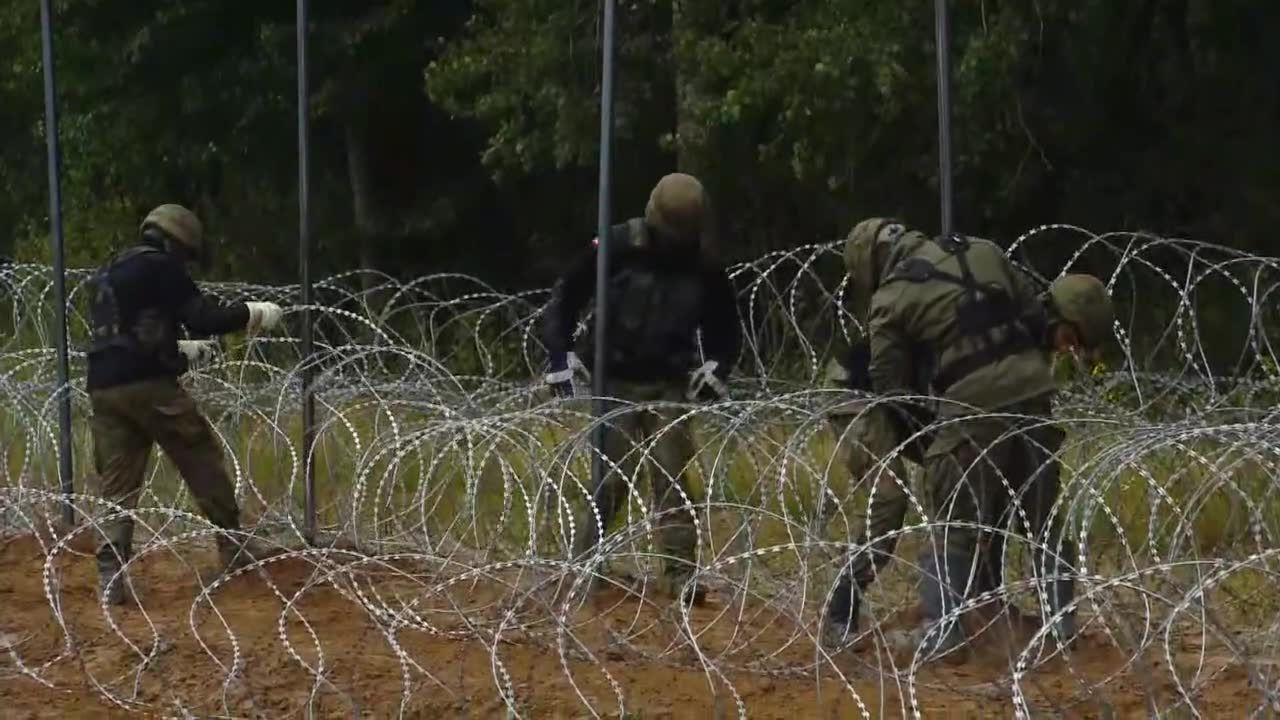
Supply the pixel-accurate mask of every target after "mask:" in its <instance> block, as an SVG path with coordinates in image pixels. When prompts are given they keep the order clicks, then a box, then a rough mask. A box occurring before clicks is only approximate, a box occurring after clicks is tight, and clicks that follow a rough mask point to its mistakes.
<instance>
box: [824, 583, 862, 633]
mask: <svg viewBox="0 0 1280 720" xmlns="http://www.w3.org/2000/svg"><path fill="white" fill-rule="evenodd" d="M861 608H862V588H861V587H859V586H858V585H857V583H855V582H853V579H852V578H851V577H849V575H847V574H844V575H841V576H840V581H839V583H837V584H836V589H835V593H834V594H833V595H832V597H831V604H830V605H828V606H827V614H826V617H825V618H824V622H823V624H822V644H823V646H824V647H826V648H827V649H829V650H839V649H842V648H843V647H844V646H845V645H847V644H848V642H849V639H850V638H852V637H854V636H856V635H857V634H858V611H859V610H860V609H861Z"/></svg>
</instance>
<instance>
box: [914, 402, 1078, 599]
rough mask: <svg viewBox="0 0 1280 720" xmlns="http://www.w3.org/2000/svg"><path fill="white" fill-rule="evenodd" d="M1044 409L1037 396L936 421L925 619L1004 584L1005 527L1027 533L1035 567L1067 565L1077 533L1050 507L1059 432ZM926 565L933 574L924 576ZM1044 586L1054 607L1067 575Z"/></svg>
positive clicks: (1064, 592)
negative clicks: (1067, 531)
mask: <svg viewBox="0 0 1280 720" xmlns="http://www.w3.org/2000/svg"><path fill="white" fill-rule="evenodd" d="M1051 413H1052V408H1051V404H1050V400H1049V398H1048V397H1047V396H1042V397H1040V398H1036V399H1033V400H1031V401H1028V402H1024V403H1019V404H1018V405H1015V406H1012V407H1009V408H1006V409H1004V410H1003V411H1002V412H1001V415H1000V416H996V417H987V416H980V417H974V418H967V419H964V420H960V421H958V422H949V423H946V424H944V425H942V426H941V427H940V428H939V429H938V434H937V436H936V437H935V439H934V441H933V443H932V444H931V445H930V447H929V451H928V454H927V457H926V460H925V472H924V482H923V487H924V491H925V507H926V511H927V513H928V515H929V520H930V522H931V523H938V524H939V525H938V526H937V527H935V528H934V529H932V530H931V531H930V533H929V536H930V541H929V542H928V543H926V547H925V548H924V550H923V552H922V558H921V566H922V567H923V568H925V573H926V577H925V578H924V579H923V583H924V585H922V592H923V593H924V595H923V597H922V600H923V601H924V606H925V614H926V616H927V619H928V620H933V621H936V620H938V619H939V617H941V615H944V614H947V613H950V612H951V611H952V610H953V609H954V608H955V607H956V606H957V605H958V604H959V603H961V602H962V601H964V600H966V599H968V598H972V597H973V596H974V595H976V594H977V593H980V592H986V591H988V590H993V589H995V588H998V587H999V586H1000V585H1001V584H1002V578H1001V575H1002V568H1003V556H1004V548H1005V538H1006V533H1008V532H1017V533H1019V534H1020V535H1023V536H1025V537H1027V538H1028V539H1030V540H1031V541H1032V543H1033V546H1032V547H1033V549H1032V556H1033V563H1032V564H1033V568H1034V569H1033V572H1035V573H1036V574H1037V575H1040V574H1042V573H1043V574H1048V575H1061V574H1065V572H1066V570H1067V569H1068V568H1067V565H1068V564H1069V563H1070V562H1072V561H1074V559H1075V558H1074V555H1075V546H1074V543H1073V542H1072V541H1071V540H1070V538H1068V537H1065V535H1064V533H1063V526H1062V523H1061V522H1060V520H1059V516H1054V515H1053V514H1052V511H1053V509H1054V505H1055V503H1056V501H1057V499H1058V493H1059V483H1060V472H1059V468H1060V462H1059V459H1058V453H1059V451H1060V449H1061V446H1062V442H1063V439H1064V433H1063V432H1062V430H1061V429H1059V428H1058V427H1057V426H1055V425H1053V424H1052V423H1051V422H1050V421H1049V418H1050V416H1051ZM1006 414H1007V415H1008V416H1009V417H1005V416H1004V415H1006ZM1051 518H1052V519H1051ZM951 523H955V524H951ZM975 557H976V558H977V562H974V560H975ZM975 567H976V569H977V573H976V575H973V576H971V575H970V572H971V569H973V568H975ZM931 573H936V575H935V576H934V577H929V575H930V574H931ZM1046 593H1047V596H1048V598H1049V604H1050V609H1051V610H1055V611H1056V609H1057V606H1058V605H1060V604H1062V603H1064V602H1067V601H1068V599H1069V597H1070V595H1071V593H1072V583H1071V582H1070V581H1069V580H1056V581H1053V580H1051V581H1050V582H1049V584H1048V587H1047V588H1046Z"/></svg>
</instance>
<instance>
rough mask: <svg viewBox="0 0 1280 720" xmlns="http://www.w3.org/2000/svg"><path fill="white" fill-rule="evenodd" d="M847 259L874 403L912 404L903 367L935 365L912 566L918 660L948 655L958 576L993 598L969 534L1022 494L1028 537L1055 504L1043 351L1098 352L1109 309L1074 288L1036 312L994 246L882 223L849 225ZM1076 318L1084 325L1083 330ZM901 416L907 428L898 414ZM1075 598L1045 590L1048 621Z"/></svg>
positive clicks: (963, 593) (1066, 583)
mask: <svg viewBox="0 0 1280 720" xmlns="http://www.w3.org/2000/svg"><path fill="white" fill-rule="evenodd" d="M847 252H848V253H849V255H850V257H851V260H852V262H851V263H850V266H851V268H852V273H851V274H852V275H853V281H854V283H855V297H858V298H860V299H861V300H862V301H863V302H865V303H866V307H867V317H868V319H869V322H868V331H869V338H870V343H871V360H870V364H869V375H870V380H871V385H872V388H873V390H874V392H875V393H876V394H877V395H880V396H883V397H885V398H887V399H889V400H890V401H891V402H895V401H896V400H897V399H901V398H905V397H908V396H911V395H914V394H916V393H915V392H914V390H913V384H915V383H914V382H913V381H914V378H913V377H912V375H911V368H912V367H914V363H921V362H923V363H925V364H926V365H927V366H928V367H930V368H936V369H934V370H932V371H931V375H932V380H931V382H930V386H931V390H932V393H933V394H934V395H936V396H938V397H939V398H940V400H941V402H940V403H939V405H938V407H937V413H938V417H939V419H940V420H944V421H947V422H944V423H941V424H940V425H939V426H938V427H937V428H935V429H934V430H933V437H932V438H931V441H930V444H929V447H928V450H927V451H926V453H925V458H924V459H925V471H924V478H923V489H924V494H925V496H926V497H925V506H926V510H927V512H928V514H929V520H930V521H931V522H932V523H935V525H934V526H933V528H932V529H931V532H930V541H929V542H928V543H927V544H926V548H925V549H924V551H923V552H922V558H921V566H922V568H923V571H924V580H923V582H922V587H921V595H922V597H921V601H922V605H923V610H924V621H925V625H924V627H922V628H921V630H920V634H922V635H923V636H924V638H923V639H924V641H925V642H926V645H925V646H924V647H923V648H922V649H923V650H924V651H925V653H926V654H929V653H930V652H931V651H938V652H948V651H951V650H955V649H957V648H959V647H960V646H961V645H963V643H964V633H963V630H962V629H961V627H960V625H959V623H958V622H955V621H956V620H958V617H949V616H950V615H952V614H953V613H954V611H955V610H956V608H958V606H959V605H960V604H961V603H962V602H963V600H964V599H965V598H967V597H970V596H971V595H972V592H971V588H970V586H969V582H968V580H969V579H968V576H967V575H966V573H968V572H969V571H970V570H971V569H972V567H973V566H975V565H976V566H978V567H979V569H980V571H981V573H982V575H985V576H987V577H985V578H982V577H980V578H979V580H978V582H977V583H975V584H977V585H979V586H985V587H990V586H991V585H992V583H993V582H994V581H993V580H992V578H991V577H990V575H989V574H990V573H995V572H997V571H998V568H994V567H990V565H991V560H990V558H991V557H992V554H991V550H990V549H984V548H981V547H980V545H979V541H980V540H983V541H985V540H986V536H987V535H988V534H989V533H987V532H985V531H980V530H979V529H978V528H990V527H992V526H994V525H995V524H996V522H995V521H996V518H997V517H998V515H1000V514H1001V513H1002V511H1003V510H1004V509H1005V508H1006V506H1007V505H1008V504H1009V503H1008V499H1009V493H1010V492H1011V491H1012V492H1015V493H1018V494H1019V495H1021V496H1023V497H1020V498H1018V499H1016V500H1015V503H1016V504H1017V505H1018V506H1021V507H1023V508H1025V510H1026V515H1027V519H1028V520H1029V521H1030V523H1031V525H1032V527H1031V528H1029V529H1030V530H1031V531H1032V533H1033V535H1037V536H1038V535H1040V533H1041V532H1042V531H1044V530H1046V528H1045V527H1044V525H1045V524H1046V523H1047V522H1048V509H1049V508H1050V507H1051V505H1052V503H1053V502H1054V501H1055V500H1056V498H1057V494H1058V472H1057V467H1058V463H1057V459H1056V454H1057V452H1058V449H1059V447H1060V445H1061V442H1062V432H1061V431H1060V430H1059V429H1058V428H1056V427H1054V426H1052V425H1051V424H1050V423H1049V418H1050V417H1051V414H1052V405H1051V401H1052V397H1053V393H1054V390H1055V387H1054V382H1053V378H1052V375H1051V372H1050V364H1049V353H1047V352H1046V351H1045V350H1046V348H1047V347H1052V348H1053V349H1054V350H1057V351H1072V350H1074V349H1076V348H1077V347H1084V348H1086V349H1088V350H1090V351H1096V349H1097V348H1098V347H1099V346H1100V344H1101V342H1103V341H1104V339H1105V334H1104V332H1102V331H1101V330H1100V328H1101V327H1103V326H1104V325H1105V326H1106V328H1108V329H1109V327H1110V325H1109V323H1107V322H1104V321H1105V319H1106V318H1107V317H1109V313H1110V304H1109V302H1107V301H1105V297H1106V295H1105V292H1103V293H1102V294H1101V295H1100V296H1099V295H1098V293H1097V285H1094V284H1093V283H1090V282H1089V281H1088V279H1081V278H1079V277H1073V278H1072V279H1069V280H1067V279H1064V280H1060V281H1059V283H1058V284H1057V285H1056V286H1055V288H1054V289H1052V290H1051V292H1050V299H1051V301H1050V303H1049V305H1050V306H1051V307H1052V308H1053V309H1054V310H1053V311H1050V312H1047V311H1046V305H1045V303H1043V302H1042V301H1041V299H1040V298H1039V297H1037V295H1036V293H1035V291H1034V289H1033V287H1032V286H1031V284H1030V283H1029V281H1028V280H1027V278H1026V277H1025V276H1023V275H1022V273H1020V272H1018V271H1017V270H1016V269H1014V268H1013V266H1012V264H1011V263H1010V262H1009V260H1008V258H1007V257H1006V256H1005V254H1004V252H1003V250H1001V248H1000V247H999V246H997V245H995V244H994V243H991V242H989V241H986V240H980V239H974V238H967V237H961V236H952V237H948V238H943V239H941V240H939V241H936V242H933V241H929V240H928V239H927V238H925V237H924V236H923V235H921V234H919V233H915V232H908V231H907V230H906V228H905V227H903V225H902V224H901V223H898V222H896V221H893V220H889V219H881V218H874V219H870V220H865V221H863V222H861V223H859V224H858V226H857V227H855V228H854V231H853V234H852V236H851V238H850V247H849V248H848V250H847ZM1095 283H1096V281H1095ZM1100 298H1101V300H1100ZM1100 302H1101V307H1100V306H1099V303H1100ZM1082 308H1090V309H1088V310H1082ZM1086 315H1087V316H1088V317H1089V318H1090V320H1088V321H1087V322H1085V321H1083V320H1080V318H1083V317H1085V316H1086ZM1068 317H1075V318H1077V320H1076V321H1071V320H1068V319H1067V318H1068ZM1086 324H1087V325H1088V326H1089V327H1088V328H1085V327H1083V326H1084V325H1086ZM891 407H892V406H891ZM899 410H900V412H899V417H902V418H903V419H904V422H911V414H910V413H909V412H906V407H905V406H903V407H900V408H899ZM995 413H999V414H998V415H997V414H995ZM949 523H955V524H954V525H949ZM1052 525H1053V526H1052V527H1050V528H1047V531H1048V535H1049V537H1048V538H1046V539H1044V540H1042V541H1041V549H1039V550H1037V551H1036V552H1035V555H1036V562H1035V565H1036V569H1037V574H1047V575H1049V576H1053V577H1058V576H1060V575H1063V574H1064V573H1062V572H1060V571H1061V570H1062V569H1063V568H1064V566H1065V563H1066V562H1067V560H1066V558H1069V557H1072V555H1073V551H1072V550H1071V549H1070V543H1069V542H1064V540H1066V539H1065V538H1063V537H1062V529H1061V527H1060V525H1059V524H1058V523H1056V522H1054V523H1053V524H1052ZM983 545H985V546H987V547H988V548H990V547H992V543H990V542H983ZM994 546H995V547H997V548H998V547H1000V546H1002V543H1000V542H999V541H998V540H997V542H996V543H995V544H994ZM1055 550H1056V552H1054V551H1055ZM978 554H981V555H982V556H983V557H984V558H986V560H985V561H979V559H978V558H977V557H976V556H977V555H978ZM1047 555H1053V556H1054V557H1053V558H1047V557H1046V556H1047ZM997 557H998V556H997ZM1073 593H1074V584H1073V583H1072V582H1071V581H1070V579H1069V578H1058V579H1056V580H1054V581H1053V582H1052V583H1051V584H1050V586H1049V587H1048V588H1047V591H1046V597H1047V600H1048V605H1049V609H1050V611H1051V612H1052V613H1055V614H1056V613H1057V612H1058V611H1059V610H1064V609H1065V608H1066V607H1067V606H1068V605H1069V604H1070V602H1071V599H1072V597H1073ZM1072 618H1073V614H1072V613H1066V614H1064V615H1063V617H1061V618H1059V621H1058V624H1057V627H1056V630H1057V631H1058V632H1059V635H1060V638H1061V637H1069V636H1070V635H1072V634H1073V633H1074V622H1073V619H1072ZM944 621H945V622H944ZM917 639H919V638H917Z"/></svg>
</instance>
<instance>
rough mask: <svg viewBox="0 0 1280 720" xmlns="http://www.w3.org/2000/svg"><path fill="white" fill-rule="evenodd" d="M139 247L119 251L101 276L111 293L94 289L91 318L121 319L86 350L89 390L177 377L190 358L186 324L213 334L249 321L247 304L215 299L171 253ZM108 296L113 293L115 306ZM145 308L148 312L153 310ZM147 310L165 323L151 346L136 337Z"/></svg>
mask: <svg viewBox="0 0 1280 720" xmlns="http://www.w3.org/2000/svg"><path fill="white" fill-rule="evenodd" d="M139 250H141V249H140V248H135V249H134V250H133V251H129V252H125V253H122V254H121V255H118V256H116V258H115V259H113V260H112V262H111V263H109V264H108V265H107V266H106V267H105V268H104V269H103V271H102V273H101V274H100V275H99V277H98V280H99V282H101V281H105V284H106V285H108V286H109V289H110V291H111V292H110V293H103V292H100V290H99V288H98V287H97V286H94V287H92V288H91V289H90V293H89V302H90V303H91V310H90V317H91V319H92V320H94V321H96V320H97V318H100V317H103V316H104V315H103V313H107V315H106V316H107V317H114V318H116V319H117V322H116V327H117V328H118V329H119V331H120V332H119V333H115V334H114V339H113V337H107V336H109V335H112V333H109V332H105V331H104V333H103V336H101V337H96V338H95V342H94V345H92V346H91V347H90V350H89V353H88V364H89V371H88V380H87V389H88V390H89V391H90V392H92V391H94V390H100V389H104V388H108V387H114V386H117V385H126V384H129V383H135V382H140V381H143V380H152V379H157V378H166V377H171V378H176V377H178V376H180V375H182V374H183V373H184V372H186V370H187V366H186V358H185V357H183V356H182V355H181V353H179V352H178V345H177V341H178V338H179V337H180V333H179V329H180V328H182V327H185V328H186V330H187V331H189V332H190V333H191V334H192V335H193V336H197V337H201V336H203V337H209V336H212V335H223V334H226V333H230V332H235V331H237V330H241V329H243V328H244V327H245V326H246V325H247V324H248V322H249V308H248V307H247V306H246V305H245V304H244V303H232V304H223V303H222V302H220V301H219V300H218V299H217V298H214V297H211V296H209V295H205V294H202V293H201V292H200V290H199V289H198V288H197V287H196V284H195V282H194V281H193V280H192V279H191V276H190V275H188V274H187V269H186V267H185V266H184V265H183V264H182V262H181V261H180V260H179V259H178V258H176V257H174V256H173V255H171V254H169V253H167V252H164V251H163V250H156V249H154V248H147V251H145V252H140V251H139ZM108 296H114V305H115V309H114V311H112V310H111V309H110V308H109V307H108V305H109V299H107V298H108ZM147 311H150V312H149V313H148V312H147ZM147 314H150V315H153V316H154V317H155V318H157V320H156V321H155V325H157V326H159V327H161V328H162V330H163V332H162V333H161V336H162V340H161V341H160V342H158V343H157V344H156V345H155V346H154V347H151V348H147V347H143V346H140V345H139V344H138V343H137V342H134V341H133V340H134V338H135V337H136V333H135V331H136V329H137V328H138V327H139V322H140V320H141V319H142V318H143V317H144V316H145V315H147Z"/></svg>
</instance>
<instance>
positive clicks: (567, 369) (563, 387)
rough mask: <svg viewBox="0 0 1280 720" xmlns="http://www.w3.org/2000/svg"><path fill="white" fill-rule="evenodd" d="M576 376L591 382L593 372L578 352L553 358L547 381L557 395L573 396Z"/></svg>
mask: <svg viewBox="0 0 1280 720" xmlns="http://www.w3.org/2000/svg"><path fill="white" fill-rule="evenodd" d="M575 378H580V379H581V382H583V383H590V382H591V372H590V371H588V370H587V366H586V365H583V364H582V361H581V360H579V359H578V356H577V354H576V353H571V352H570V353H565V354H564V355H561V356H559V357H553V358H551V372H549V373H547V377H546V383H547V385H548V386H549V387H550V388H551V392H552V393H553V394H554V395H555V396H556V397H562V398H565V397H573V389H574V388H573V381H574V379H575Z"/></svg>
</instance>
